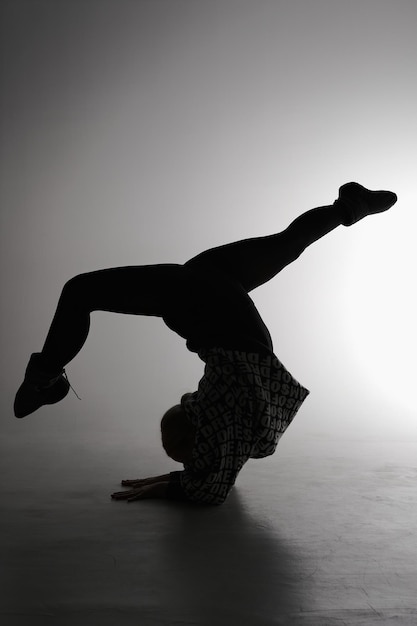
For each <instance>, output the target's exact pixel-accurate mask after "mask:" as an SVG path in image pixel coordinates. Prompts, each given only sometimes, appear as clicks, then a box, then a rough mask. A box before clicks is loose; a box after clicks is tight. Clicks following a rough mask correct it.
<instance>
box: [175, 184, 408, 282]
mask: <svg viewBox="0 0 417 626" xmlns="http://www.w3.org/2000/svg"><path fill="white" fill-rule="evenodd" d="M396 201H397V196H396V194H395V193H393V192H391V191H371V190H369V189H366V188H365V187H363V186H362V185H359V184H358V183H346V184H345V185H343V186H342V187H340V189H339V197H338V198H337V200H336V201H335V202H334V204H333V205H330V206H323V207H319V208H317V209H312V210H311V211H307V212H306V213H304V214H303V215H300V217H298V218H297V219H296V220H294V221H293V222H292V223H291V224H290V225H289V226H288V228H287V229H286V230H284V231H283V232H281V233H278V234H276V235H270V236H267V237H257V238H253V239H246V240H243V241H238V242H236V243H233V244H229V245H226V246H221V247H219V248H214V249H212V250H208V251H207V252H203V254H201V255H199V256H197V257H195V258H193V259H191V260H190V261H189V262H188V264H189V265H191V266H195V267H205V268H206V269H209V268H210V267H213V268H215V269H217V270H219V271H221V272H224V273H226V274H229V275H230V276H231V277H232V278H234V280H237V281H238V282H239V283H240V284H241V285H242V286H243V288H244V289H246V291H248V292H249V291H251V290H252V289H255V288H256V287H259V285H262V284H263V283H265V282H267V281H268V280H270V279H271V278H273V277H274V276H275V275H276V274H278V272H280V271H281V270H282V269H283V268H284V267H285V266H286V265H288V264H289V263H291V262H292V261H294V260H295V259H297V258H298V257H299V256H300V254H301V253H302V252H303V251H304V250H305V249H306V248H307V246H309V245H311V244H312V243H314V242H315V241H317V240H318V239H320V238H321V237H323V236H324V235H327V233H329V232H330V231H332V230H334V229H335V228H336V227H337V226H339V225H340V224H343V225H344V226H351V225H352V224H354V223H356V222H357V221H358V220H360V219H362V218H363V217H366V216H367V215H371V214H373V213H381V212H383V211H386V210H387V209H389V208H390V207H391V206H392V205H393V204H395V202H396ZM186 265H187V264H186Z"/></svg>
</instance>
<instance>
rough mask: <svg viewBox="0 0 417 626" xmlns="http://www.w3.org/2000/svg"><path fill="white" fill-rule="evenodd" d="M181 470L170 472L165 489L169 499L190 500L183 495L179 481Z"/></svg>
mask: <svg viewBox="0 0 417 626" xmlns="http://www.w3.org/2000/svg"><path fill="white" fill-rule="evenodd" d="M180 474H181V472H170V475H169V483H168V490H167V497H168V499H169V500H182V501H183V502H184V501H186V502H190V499H189V498H187V496H186V495H185V493H184V491H183V488H182V487H181V482H180Z"/></svg>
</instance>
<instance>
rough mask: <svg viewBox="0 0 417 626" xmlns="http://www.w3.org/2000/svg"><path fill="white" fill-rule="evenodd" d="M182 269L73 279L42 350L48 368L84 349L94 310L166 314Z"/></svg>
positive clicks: (117, 271)
mask: <svg viewBox="0 0 417 626" xmlns="http://www.w3.org/2000/svg"><path fill="white" fill-rule="evenodd" d="M180 269H181V266H180V265H174V264H170V265H168V264H166V265H144V266H137V267H135V266H131V267H119V268H111V269H104V270H99V271H96V272H89V273H86V274H80V275H78V276H75V277H74V278H72V279H71V280H69V281H68V282H67V283H66V284H65V286H64V288H63V290H62V293H61V296H60V298H59V301H58V306H57V309H56V312H55V316H54V318H53V320H52V324H51V327H50V329H49V332H48V335H47V338H46V341H45V344H44V346H43V349H42V352H41V355H42V363H43V365H44V369H45V370H46V371H48V372H58V371H60V370H61V369H62V368H63V367H64V366H65V365H66V364H67V363H69V362H70V361H71V360H72V359H73V358H74V357H75V356H76V354H77V353H78V352H79V351H80V350H81V348H82V346H83V345H84V343H85V340H86V339H87V335H88V331H89V328H90V313H91V312H92V311H111V312H114V313H127V314H132V315H153V316H158V317H162V315H163V313H164V311H165V303H166V302H167V299H168V298H169V297H170V295H171V293H172V291H173V289H175V284H176V281H177V280H178V278H179V270H180Z"/></svg>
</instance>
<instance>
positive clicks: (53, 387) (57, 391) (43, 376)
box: [14, 352, 71, 418]
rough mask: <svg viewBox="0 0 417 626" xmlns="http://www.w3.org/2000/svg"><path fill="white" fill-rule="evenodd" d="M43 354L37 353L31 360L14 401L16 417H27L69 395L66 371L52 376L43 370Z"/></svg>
mask: <svg viewBox="0 0 417 626" xmlns="http://www.w3.org/2000/svg"><path fill="white" fill-rule="evenodd" d="M40 357H41V354H40V353H37V352H35V353H34V354H32V356H31V357H30V360H29V364H28V366H27V368H26V372H25V378H24V381H23V383H22V384H21V385H20V387H19V390H18V392H17V394H16V398H15V401H14V414H15V416H16V417H18V418H21V417H26V415H29V414H30V413H33V412H34V411H36V410H37V409H39V408H40V407H41V406H43V405H44V404H55V403H56V402H59V401H60V400H62V399H63V398H65V396H66V395H67V393H68V391H69V389H70V387H71V385H70V384H69V381H68V378H67V375H66V372H65V370H64V369H63V370H61V371H60V372H59V373H58V374H56V373H55V374H50V373H47V372H45V370H44V369H42V366H41V362H40Z"/></svg>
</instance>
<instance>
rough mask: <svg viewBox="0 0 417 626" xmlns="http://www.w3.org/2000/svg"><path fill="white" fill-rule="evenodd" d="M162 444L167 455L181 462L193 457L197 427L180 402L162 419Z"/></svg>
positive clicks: (188, 460)
mask: <svg viewBox="0 0 417 626" xmlns="http://www.w3.org/2000/svg"><path fill="white" fill-rule="evenodd" d="M161 436H162V445H163V448H164V450H165V452H166V453H167V455H168V456H169V457H170V458H171V459H173V460H174V461H178V462H179V463H187V462H190V461H191V459H192V450H193V445H194V437H195V428H194V426H193V425H192V424H191V423H190V421H189V420H188V419H187V416H186V415H185V413H184V411H183V409H182V408H181V405H180V404H177V405H175V406H173V407H172V408H170V409H169V410H168V411H167V412H166V413H165V415H164V416H163V417H162V420H161Z"/></svg>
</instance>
